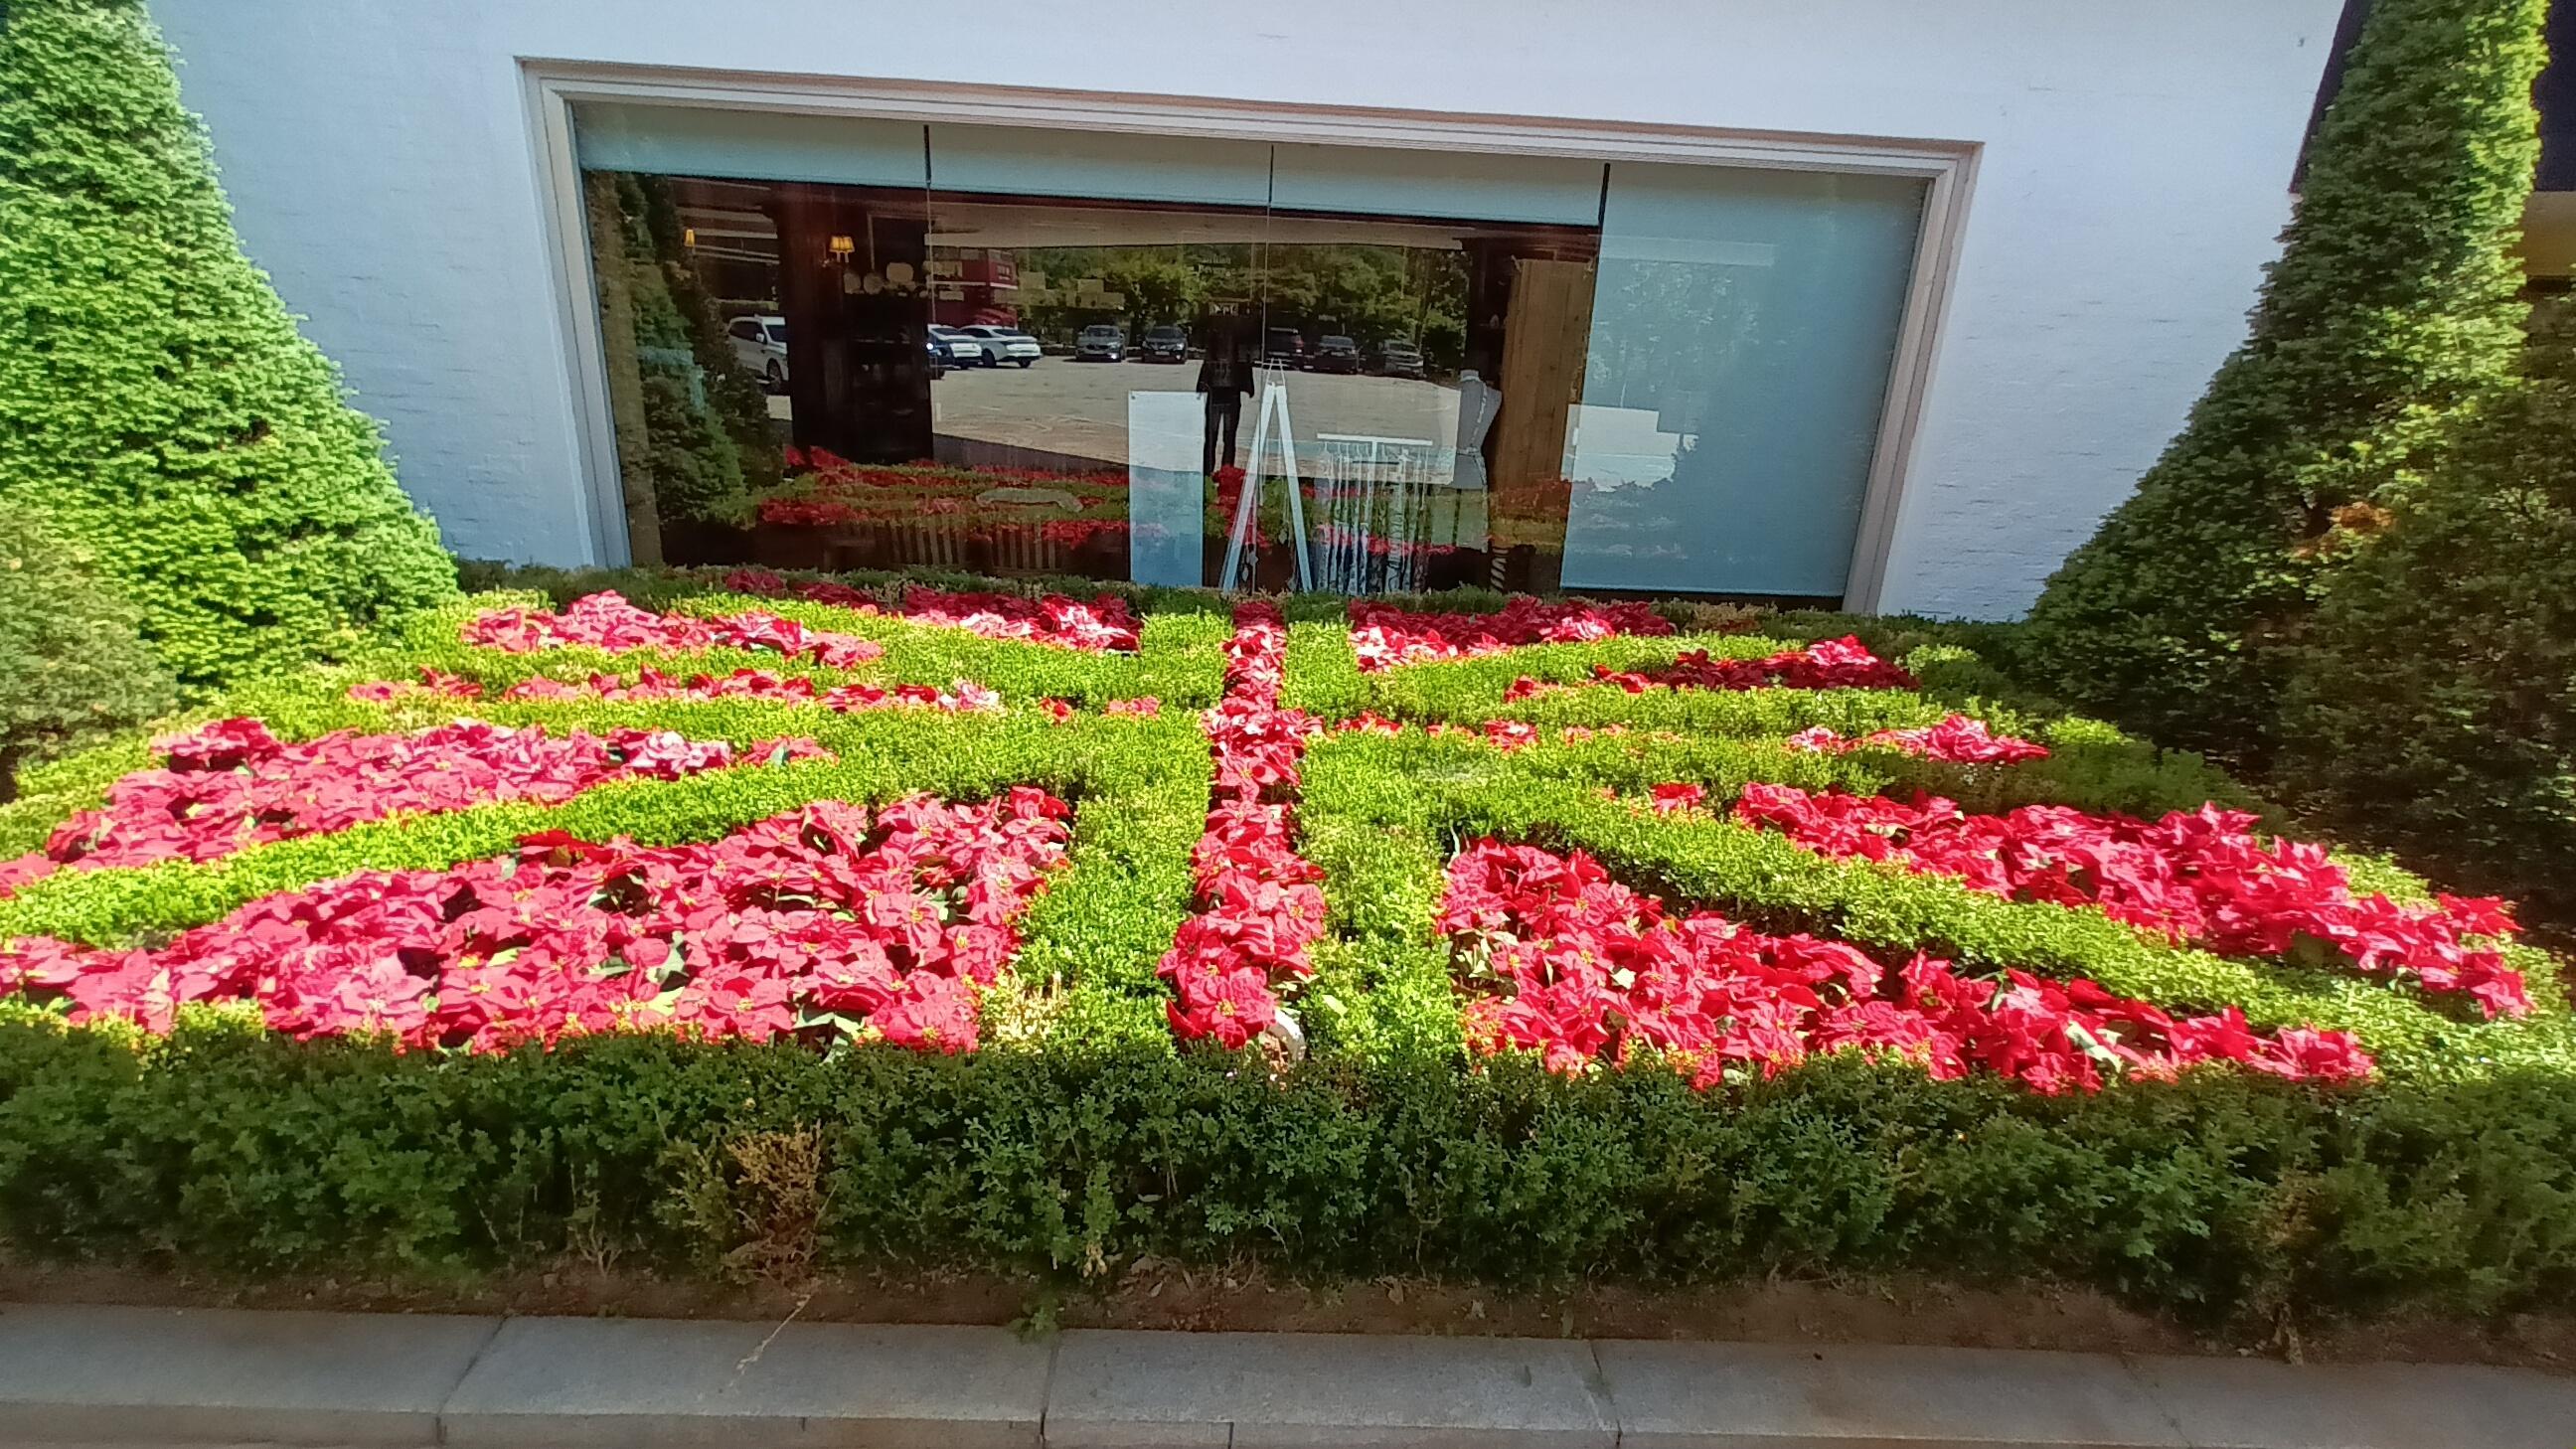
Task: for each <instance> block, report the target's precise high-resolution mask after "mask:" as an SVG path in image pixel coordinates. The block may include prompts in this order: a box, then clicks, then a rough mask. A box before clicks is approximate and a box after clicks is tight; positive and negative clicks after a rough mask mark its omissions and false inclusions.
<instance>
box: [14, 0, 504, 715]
mask: <svg viewBox="0 0 2576 1449" xmlns="http://www.w3.org/2000/svg"><path fill="white" fill-rule="evenodd" d="M0 507H6V508H9V509H12V510H18V511H22V512H28V513H33V514H37V515H41V516H43V517H44V518H46V519H47V520H48V522H49V525H50V527H51V528H52V529H54V530H55V531H56V532H57V533H58V534H59V535H60V536H61V537H62V538H63V539H64V541H65V542H66V543H68V544H70V545H72V546H74V547H75V548H76V549H77V550H78V551H79V552H81V553H82V554H84V555H86V556H88V557H90V558H92V559H94V560H95V561H96V563H97V565H98V567H99V569H100V570H101V572H102V574H103V575H104V576H105V578H106V579H107V580H108V581H109V582H110V583H112V584H113V585H114V586H115V587H117V588H118V589H119V590H120V591H121V592H122V593H124V594H125V595H126V596H127V597H128V598H130V599H131V600H132V601H133V602H134V604H135V605H137V606H138V607H139V608H140V609H141V611H142V620H143V636H144V638H145V640H146V641H147V642H148V643H149V644H150V645H151V647H152V648H153V650H154V651H155V652H156V653H157V654H158V655H159V656H160V657H161V658H162V659H163V660H164V661H165V662H166V663H167V664H168V666H169V667H170V669H171V671H172V672H173V673H174V674H175V675H177V676H178V678H179V679H180V680H181V681H182V682H184V683H187V684H191V685H205V684H211V683H214V682H218V681H221V680H224V679H228V678H232V677H236V676H240V675H244V674H249V673H256V672H260V671H265V670H269V669H275V668H281V667H285V666H289V665H294V664H298V663H301V662H304V661H305V660H308V659H310V658H312V657H313V656H314V655H315V654H316V653H317V652H323V653H327V652H328V651H329V650H330V649H332V648H333V646H334V643H335V641H337V640H339V639H342V638H343V637H345V636H346V635H347V634H348V633H349V631H351V630H352V629H353V628H356V627H359V626H363V625H365V624H367V623H368V622H369V621H371V620H374V619H376V618H379V617H381V616H383V615H385V614H388V613H391V612H395V611H399V610H402V609H406V608H410V607H414V606H418V605H421V604H426V603H430V602H433V601H435V600H437V599H439V598H441V597H444V596H446V595H447V594H449V593H452V592H453V591H454V589H455V571H454V566H453V564H452V562H451V561H450V560H449V559H448V557H447V555H446V554H445V553H444V552H442V551H441V550H440V548H439V546H438V535H437V530H436V529H435V528H434V527H433V526H432V525H431V524H430V523H429V522H428V520H426V519H424V518H422V517H421V516H420V515H418V514H417V513H415V512H414V511H413V510H412V507H411V505H410V503H409V502H408V501H407V500H406V499H405V498H404V496H403V493H402V490H401V488H400V487H399V486H398V485H397V484H396V483H395V481H394V476H393V473H392V470H391V469H390V467H389V466H388V465H387V463H386V461H385V458H384V451H383V441H382V439H381V437H380V436H379V435H378V433H377V430H376V426H375V424H374V422H373V421H372V420H370V419H368V418H367V417H365V416H364V415H362V414H360V413H358V412H356V411H355V410H353V409H352V408H350V407H349V405H348V404H347V402H346V401H345V400H344V398H343V395H342V389H341V386H340V381H339V376H338V373H337V371H336V370H335V369H334V368H333V366H332V364H331V363H330V361H329V360H328V359H326V358H324V357H323V355H322V354H321V353H320V352H319V351H318V350H316V349H315V348H314V347H313V345H312V344H311V343H309V342H306V341H305V340H304V338H303V337H302V336H301V335H299V334H298V333H297V331H296V328H295V321H294V319H293V318H292V317H291V316H289V315H288V313H287V311H286V307H285V304H284V303H283V302H281V301H280V300H279V298H278V296H277V293H276V291H275V290H274V289H272V288H271V287H270V285H269V282H268V278H267V277H266V276H265V275H264V274H263V273H261V272H260V270H259V269H258V268H256V267H254V266H253V265H251V263H250V261H249V259H248V258H247V257H245V256H244V255H243V253H242V248H241V243H240V240H239V239H238V238H237V237H236V236H235V235H234V234H233V229H232V214H231V209H230V207H229V206H228V205H227V204H226V202H225V201H224V197H223V194H222V192H221V190H220V189H218V187H217V186H216V184H215V173H214V166H213V161H212V157H211V154H210V151H209V148H208V145H207V141H206V137H205V133H204V131H203V129H202V127H200V126H199V124H198V122H197V120H196V118H195V117H194V116H192V115H191V114H190V113H189V112H188V111H187V110H185V109H184V108H183V107H182V106H181V105H180V103H179V86H178V80H177V77H176V76H175V75H174V74H173V72H172V69H171V65H170V57H169V53H168V51H167V50H166V49H165V47H164V46H163V44H162V41H161V37H160V33H159V31H158V30H157V29H155V28H154V26H153V24H152V22H151V19H150V17H149V16H148V15H146V14H145V12H144V8H143V5H142V3H141V0H0Z"/></svg>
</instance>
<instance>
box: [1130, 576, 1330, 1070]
mask: <svg viewBox="0 0 2576 1449" xmlns="http://www.w3.org/2000/svg"><path fill="white" fill-rule="evenodd" d="M1287 650H1288V626H1287V624H1286V623H1285V622H1284V621H1283V620H1282V619H1281V617H1280V614H1279V610H1278V607H1277V606H1276V605H1274V604H1270V603H1268V602H1265V601H1260V600H1255V601H1253V602H1250V603H1247V604H1244V605H1243V606H1241V607H1240V608H1238V609H1236V610H1235V612H1234V636H1233V637H1232V638H1230V639H1228V640H1227V641H1226V644H1225V657H1226V668H1225V697H1224V698H1223V699H1222V700H1220V701H1218V703H1217V705H1216V707H1215V708H1213V709H1210V710H1208V711H1207V712H1206V713H1205V714H1203V715H1201V716H1200V721H1201V725H1202V727H1203V728H1204V729H1205V730H1206V731H1207V737H1208V743H1209V745H1210V746H1211V747H1212V748H1213V750H1214V752H1215V756H1216V789H1215V792H1214V793H1215V799H1214V801H1213V803H1212V804H1211V805H1210V806H1209V809H1208V820H1207V833H1206V834H1204V835H1202V836H1200V837H1199V843H1198V846H1197V848H1196V849H1195V850H1193V851H1192V852H1191V855H1190V864H1191V868H1192V870H1193V872H1194V873H1195V874H1196V876H1197V879H1198V888H1199V894H1198V911H1197V913H1196V914H1194V915H1192V916H1191V917H1190V918H1189V919H1188V920H1185V921H1183V922H1182V923H1181V928H1180V930H1179V932H1178V933H1176V934H1175V935H1174V937H1173V939H1172V949H1171V950H1170V951H1168V952H1166V953H1165V954H1164V956H1163V961H1162V965H1161V966H1160V967H1159V968H1158V970H1159V973H1160V974H1161V975H1162V976H1163V977H1164V979H1166V980H1168V981H1170V982H1171V983H1172V991H1173V994H1174V995H1175V996H1176V997H1177V998H1178V999H1177V1000H1175V1001H1172V1002H1169V1003H1166V1004H1165V1007H1164V1010H1165V1012H1166V1014H1167V1015H1169V1016H1170V1017H1171V1021H1172V1033H1173V1034H1174V1035H1175V1036H1178V1037H1180V1038H1181V1039H1183V1040H1184V1041H1194V1040H1197V1039H1198V1038H1200V1037H1213V1038H1215V1039H1216V1041H1217V1043H1218V1044H1219V1045H1221V1046H1224V1047H1226V1048H1227V1049H1229V1050H1234V1049H1239V1048H1241V1047H1242V1046H1244V1045H1245V1044H1246V1043H1248V1042H1250V1041H1251V1040H1252V1039H1253V1038H1254V1037H1257V1036H1259V1035H1260V1034H1261V1033H1262V1032H1263V1031H1265V1030H1267V1029H1268V1028H1269V1027H1270V1025H1271V1023H1272V1022H1274V1021H1276V1020H1277V1019H1278V1015H1279V998H1278V996H1277V994H1276V992H1275V989H1274V988H1275V984H1276V983H1277V982H1279V981H1282V980H1288V981H1302V980H1304V979H1305V978H1306V977H1307V976H1308V975H1310V974H1312V972H1313V970H1314V968H1313V966H1312V965H1311V964H1310V963H1309V962H1308V960H1307V958H1306V948H1307V947H1308V946H1309V945H1310V944H1312V943H1313V942H1314V940H1315V938H1316V937H1318V936H1321V935H1322V934H1323V933H1324V893H1323V891H1322V889H1321V888H1320V886H1319V885H1318V884H1317V883H1318V882H1319V881H1321V880H1322V879H1323V872H1321V871H1319V870H1317V869H1316V868H1315V867H1314V865H1313V864H1312V863H1311V862H1309V861H1307V860H1306V859H1305V858H1304V857H1302V856H1300V855H1298V854H1297V848H1296V842H1295V829H1294V822H1293V821H1292V820H1291V819H1290V816H1289V802H1290V801H1291V800H1293V799H1294V798H1295V796H1296V792H1297V786H1298V780H1299V777H1298V764H1299V761H1300V760H1302V759H1303V757H1304V755H1305V753H1306V740H1307V738H1308V737H1309V736H1311V735H1313V734H1314V733H1315V732H1316V729H1317V726H1316V723H1315V721H1314V720H1313V719H1312V718H1310V717H1309V716H1307V715H1305V714H1303V713H1301V712H1299V711H1297V710H1292V709H1281V708H1280V707H1279V683H1280V676H1281V671H1282V666H1283V661H1284V659H1285V657H1286V654H1287Z"/></svg>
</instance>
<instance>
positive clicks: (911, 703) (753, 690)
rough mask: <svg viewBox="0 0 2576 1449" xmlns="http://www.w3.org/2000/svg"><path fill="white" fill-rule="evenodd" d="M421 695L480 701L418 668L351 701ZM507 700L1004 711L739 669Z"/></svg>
mask: <svg viewBox="0 0 2576 1449" xmlns="http://www.w3.org/2000/svg"><path fill="white" fill-rule="evenodd" d="M413 690H420V691H425V692H430V693H445V694H450V695H453V696H454V697H456V698H458V699H480V698H482V697H483V686H482V685H480V684H477V683H475V682H474V681H473V680H470V679H461V678H459V677H457V676H455V675H452V674H442V673H440V672H439V671H438V670H435V669H423V670H422V671H421V682H420V683H419V684H417V685H410V684H397V683H392V682H389V681H383V680H379V681H377V682H375V683H372V684H360V685H353V686H351V687H350V690H349V697H350V698H352V699H362V700H385V699H392V698H394V697H395V696H396V695H398V694H402V693H406V692H410V691H413ZM501 698H503V699H505V700H532V699H533V700H604V701H609V702H619V703H622V702H631V701H635V700H665V699H667V700H691V701H705V700H711V699H741V700H752V701H757V702H759V703H762V704H788V705H795V704H821V705H826V706H829V707H830V708H832V709H834V710H837V711H839V712H840V713H842V714H850V713H854V712H856V711H858V710H863V709H904V708H917V709H938V710H945V711H947V712H949V713H951V714H955V713H960V712H964V713H990V712H992V711H995V710H998V709H1000V708H1001V707H1002V696H1001V695H999V694H998V693H996V692H994V691H993V690H990V689H987V688H986V687H984V686H983V685H980V684H977V683H976V682H974V681H973V680H971V679H959V680H954V681H952V682H951V683H950V685H949V687H948V688H947V689H944V690H941V689H933V688H931V687H930V686H929V685H927V684H898V685H896V686H895V687H894V688H892V689H879V688H877V687H876V686H874V685H868V684H844V685H841V686H839V687H837V688H831V689H826V688H824V687H823V686H821V685H818V684H816V683H815V682H814V681H813V680H812V679H810V678H807V677H805V676H803V675H780V674H773V673H771V672H770V671H768V670H766V669H737V670H735V671H734V672H733V673H731V674H727V675H724V676H722V677H718V676H716V675H712V674H693V675H691V676H689V677H688V678H687V679H678V678H675V677H673V676H671V675H668V674H664V673H663V672H661V671H660V670H658V669H652V668H645V669H640V670H637V671H636V674H635V682H634V683H633V684H628V683H626V682H625V681H624V680H622V679H620V678H618V677H617V676H616V675H614V674H593V675H592V676H590V678H589V679H588V680H587V681H585V682H583V683H580V684H571V683H567V682H565V681H564V680H560V679H548V678H546V677H544V676H542V675H540V676H536V677H534V678H529V679H522V680H520V681H519V682H518V683H516V684H514V685H511V686H510V687H509V688H508V689H506V690H503V691H502V692H501Z"/></svg>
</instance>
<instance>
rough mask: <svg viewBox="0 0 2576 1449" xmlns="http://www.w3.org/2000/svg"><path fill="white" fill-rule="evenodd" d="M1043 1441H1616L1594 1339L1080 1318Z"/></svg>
mask: <svg viewBox="0 0 2576 1449" xmlns="http://www.w3.org/2000/svg"><path fill="white" fill-rule="evenodd" d="M1046 1442H1047V1446H1048V1449H1146V1446H1151V1449H1227V1446H1229V1445H1230V1446H1231V1449H1342V1446H1359V1445H1370V1446H1376V1445H1403V1446H1405V1449H1513V1446H1522V1445H1527V1446H1533V1449H1612V1446H1613V1445H1615V1444H1616V1443H1617V1442H1618V1421H1617V1419H1616V1418H1615V1417H1614V1416H1613V1415H1612V1413H1611V1410H1610V1405H1609V1401H1608V1399H1607V1397H1606V1396H1605V1395H1604V1394H1603V1392H1602V1387H1601V1383H1600V1379H1599V1372H1598V1366H1597V1364H1596V1362H1595V1360H1594V1359H1593V1357H1592V1350H1591V1349H1590V1347H1589V1346H1587V1345H1585V1344H1583V1343H1579V1342H1573V1341H1567V1340H1556V1339H1528V1338H1465V1339H1453V1338H1421V1337H1399V1336H1382V1337H1371V1336H1367V1335H1360V1334H1328V1333H1150V1332H1139V1331H1121V1330H1108V1329H1080V1330H1075V1331H1072V1332H1068V1333H1066V1334H1064V1335H1063V1341H1062V1343H1061V1344H1060V1345H1059V1346H1058V1348H1057V1350H1056V1363H1055V1385H1054V1388H1053V1390H1052V1391H1051V1392H1050V1394H1049V1395H1048V1400H1047V1421H1046Z"/></svg>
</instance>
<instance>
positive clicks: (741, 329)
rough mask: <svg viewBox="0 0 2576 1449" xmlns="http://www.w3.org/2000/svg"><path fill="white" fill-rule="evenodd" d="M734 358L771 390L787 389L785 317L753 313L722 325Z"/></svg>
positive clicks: (783, 390)
mask: <svg viewBox="0 0 2576 1449" xmlns="http://www.w3.org/2000/svg"><path fill="white" fill-rule="evenodd" d="M725 340H726V341H727V342H730V343H732V344H733V360H734V362H735V364H736V365H737V366H739V367H741V368H742V370H743V371H745V372H748V373H750V374H752V375H753V376H755V377H758V378H759V379H760V380H761V382H762V383H764V384H766V385H767V386H768V388H769V390H770V391H771V392H785V391H786V390H787V319H786V318H784V317H781V316H778V315H777V314H775V313H752V314H750V315H747V316H742V317H736V318H734V319H733V320H732V321H730V322H727V323H726V324H725Z"/></svg>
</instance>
